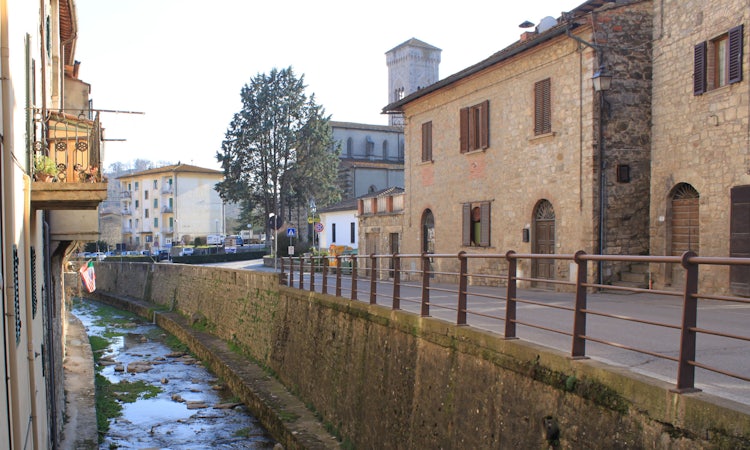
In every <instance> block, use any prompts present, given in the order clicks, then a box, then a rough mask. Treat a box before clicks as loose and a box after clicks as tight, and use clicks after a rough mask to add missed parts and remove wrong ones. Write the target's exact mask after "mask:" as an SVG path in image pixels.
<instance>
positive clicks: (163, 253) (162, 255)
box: [157, 250, 171, 261]
mask: <svg viewBox="0 0 750 450" xmlns="http://www.w3.org/2000/svg"><path fill="white" fill-rule="evenodd" d="M157 259H158V260H159V261H169V260H170V259H171V257H170V256H169V250H159V254H158V255H157Z"/></svg>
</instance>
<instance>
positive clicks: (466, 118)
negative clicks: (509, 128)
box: [460, 100, 490, 153]
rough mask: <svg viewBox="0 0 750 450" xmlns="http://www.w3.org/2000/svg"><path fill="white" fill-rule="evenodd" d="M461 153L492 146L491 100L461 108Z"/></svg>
mask: <svg viewBox="0 0 750 450" xmlns="http://www.w3.org/2000/svg"><path fill="white" fill-rule="evenodd" d="M460 124H461V153H466V152H470V151H473V150H480V149H485V148H487V147H489V146H490V101H489V100H485V101H484V102H482V103H480V104H478V105H474V106H470V107H468V108H462V109H461V118H460Z"/></svg>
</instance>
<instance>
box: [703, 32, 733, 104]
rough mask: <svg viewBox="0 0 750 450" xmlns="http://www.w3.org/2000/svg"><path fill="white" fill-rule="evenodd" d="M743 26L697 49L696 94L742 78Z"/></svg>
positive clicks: (706, 42) (705, 42)
mask: <svg viewBox="0 0 750 450" xmlns="http://www.w3.org/2000/svg"><path fill="white" fill-rule="evenodd" d="M742 35H743V26H742V25H740V26H738V27H734V28H732V29H731V30H729V31H728V32H727V33H725V34H722V35H721V36H718V37H716V38H714V39H712V40H710V41H704V42H701V43H699V44H698V45H696V46H695V48H694V50H693V94H694V95H701V94H704V93H706V92H707V91H710V90H712V89H716V88H720V87H722V86H726V85H728V84H733V83H738V82H740V81H742V45H743V44H742Z"/></svg>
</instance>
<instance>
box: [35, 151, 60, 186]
mask: <svg viewBox="0 0 750 450" xmlns="http://www.w3.org/2000/svg"><path fill="white" fill-rule="evenodd" d="M55 175H57V164H55V160H53V159H52V158H50V157H49V156H45V155H37V156H35V157H34V179H35V180H36V181H52V179H53V178H54V177H55Z"/></svg>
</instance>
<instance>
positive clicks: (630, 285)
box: [612, 281, 648, 289]
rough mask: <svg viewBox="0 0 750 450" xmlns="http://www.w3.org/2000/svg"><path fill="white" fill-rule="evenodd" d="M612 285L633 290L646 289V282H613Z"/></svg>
mask: <svg viewBox="0 0 750 450" xmlns="http://www.w3.org/2000/svg"><path fill="white" fill-rule="evenodd" d="M612 285H613V286H620V287H627V288H635V289H648V281H645V282H644V281H615V282H613V283H612Z"/></svg>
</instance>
